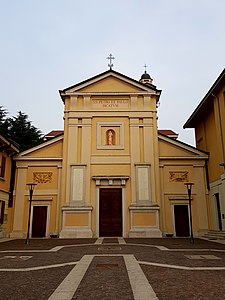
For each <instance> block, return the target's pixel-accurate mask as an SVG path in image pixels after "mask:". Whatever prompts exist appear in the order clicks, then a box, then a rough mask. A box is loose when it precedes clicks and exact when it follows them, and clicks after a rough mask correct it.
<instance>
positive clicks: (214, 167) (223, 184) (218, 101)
mask: <svg viewBox="0 0 225 300" xmlns="http://www.w3.org/2000/svg"><path fill="white" fill-rule="evenodd" d="M184 128H194V129H195V136H196V146H197V148H198V149H201V150H203V151H205V152H207V153H208V154H209V160H208V164H207V171H208V172H207V175H208V176H207V178H208V188H209V190H210V198H209V222H210V229H214V230H225V69H224V70H223V71H222V73H221V74H220V75H219V77H218V78H217V79H216V81H215V82H214V84H213V85H212V87H211V88H210V89H209V91H208V92H207V94H206V95H205V97H204V98H203V99H202V101H201V102H200V104H199V105H198V107H197V108H196V109H195V111H194V112H193V113H192V115H191V116H190V118H189V119H188V120H187V122H186V123H185V125H184Z"/></svg>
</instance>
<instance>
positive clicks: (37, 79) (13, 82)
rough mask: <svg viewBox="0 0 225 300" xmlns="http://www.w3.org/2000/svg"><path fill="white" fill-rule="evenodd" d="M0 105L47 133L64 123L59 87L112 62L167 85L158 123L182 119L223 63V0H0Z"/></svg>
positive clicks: (184, 136)
mask: <svg viewBox="0 0 225 300" xmlns="http://www.w3.org/2000/svg"><path fill="white" fill-rule="evenodd" d="M0 5H1V10H0V36H1V47H0V65H1V72H0V85H1V88H0V105H2V106H4V108H6V109H7V110H8V111H9V113H10V115H16V114H17V112H18V111H19V110H21V111H22V112H25V113H26V114H28V116H29V119H30V120H32V121H33V124H34V125H35V126H36V127H38V128H40V129H41V131H42V132H43V133H48V132H49V131H51V130H53V129H63V105H62V102H61V99H60V97H59V94H58V90H59V89H63V88H66V87H68V86H70V85H73V84H75V83H77V82H80V81H83V80H85V79H87V78H89V77H92V76H95V75H97V74H99V73H101V72H104V71H106V70H107V69H108V67H107V64H108V61H107V60H106V57H107V56H108V55H109V53H112V54H113V55H114V56H115V57H116V59H115V60H114V70H115V71H118V72H121V73H123V74H125V75H126V76H129V77H132V78H134V79H137V80H139V78H140V76H141V74H142V73H143V72H144V68H143V66H144V64H147V65H148V72H149V74H150V75H151V77H152V78H153V80H154V82H153V83H154V84H155V85H156V86H157V88H159V89H162V96H161V99H160V106H159V109H158V115H159V129H172V130H174V131H175V132H177V133H179V139H180V140H182V141H184V142H187V143H190V144H193V143H194V137H193V132H192V130H187V129H186V130H183V129H182V126H183V124H184V123H185V121H186V120H187V119H188V117H189V116H190V115H191V113H192V112H193V110H194V109H195V107H196V106H197V105H198V103H199V102H200V101H201V99H202V98H203V97H204V95H205V94H206V92H207V91H208V89H209V88H210V86H211V85H212V84H213V82H214V81H215V80H216V78H217V77H218V75H219V74H220V72H221V71H222V70H223V68H224V59H225V34H224V33H225V17H224V12H225V1H224V0H214V1H211V0H169V1H168V0H157V1H156V0H135V1H134V0H130V1H128V0H113V1H112V0H111V1H109V0H88V1H87V0H86V1H85V0H84V1H78V0H73V1H72V0H14V1H13V0H8V1H5V0H4V1H3V0H0Z"/></svg>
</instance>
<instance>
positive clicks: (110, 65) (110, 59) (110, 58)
mask: <svg viewBox="0 0 225 300" xmlns="http://www.w3.org/2000/svg"><path fill="white" fill-rule="evenodd" d="M107 59H108V60H109V64H108V67H109V68H110V70H111V69H112V67H113V64H112V60H113V59H115V57H113V56H112V54H111V53H110V54H109V56H108V57H107Z"/></svg>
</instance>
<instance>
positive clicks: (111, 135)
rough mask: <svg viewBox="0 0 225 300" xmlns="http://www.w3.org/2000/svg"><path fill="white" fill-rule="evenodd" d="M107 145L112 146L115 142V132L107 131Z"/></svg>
mask: <svg viewBox="0 0 225 300" xmlns="http://www.w3.org/2000/svg"><path fill="white" fill-rule="evenodd" d="M106 134H107V145H109V146H111V145H114V140H115V132H114V131H113V130H112V129H109V130H107V132H106Z"/></svg>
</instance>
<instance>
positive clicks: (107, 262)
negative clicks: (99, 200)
mask: <svg viewBox="0 0 225 300" xmlns="http://www.w3.org/2000/svg"><path fill="white" fill-rule="evenodd" d="M85 256H90V257H92V258H93V259H92V260H91V263H90V264H89V265H88V266H87V270H85V272H84V274H83V275H82V276H81V278H79V284H78V286H77V288H75V289H74V291H73V290H72V292H71V293H72V296H71V297H70V298H65V299H79V300H92V299H97V300H98V299H101V300H114V299H116V300H133V299H138V300H147V299H149V300H150V299H157V298H154V295H153V296H152V295H149V296H148V295H147V296H146V294H143V295H144V296H143V298H142V297H139V298H138V296H137V295H138V293H137V294H136V296H134V293H135V289H136V288H137V287H138V286H136V287H134V286H133V285H134V284H133V283H132V284H131V282H130V277H129V276H128V267H127V266H125V263H124V259H125V257H127V256H129V257H130V256H133V257H134V259H135V261H136V262H137V264H138V265H140V266H141V270H142V273H143V274H144V276H145V278H147V282H149V284H150V286H151V288H153V290H154V292H155V294H156V296H157V297H158V299H160V300H161V299H163V300H165V299H166V300H167V299H168V300H171V299H172V300H173V299H193V300H195V299H196V300H197V299H203V300H207V299H209V300H211V299H212V300H214V299H216V300H217V299H225V285H224V282H225V245H223V244H218V243H214V242H210V241H205V240H201V239H195V243H194V244H191V243H190V240H189V239H176V238H171V239H170V238H162V239H144V238H143V239H124V240H123V239H117V238H107V239H106V238H105V239H99V240H97V239H31V240H30V244H29V245H25V241H24V240H10V241H6V242H2V243H0V300H3V299H12V300H13V299H40V300H42V299H48V298H49V297H50V296H51V295H52V294H53V293H55V291H56V290H57V288H58V287H59V286H60V285H61V284H62V282H64V281H65V280H66V279H67V278H68V275H69V274H70V273H71V271H72V270H73V269H74V268H75V269H74V270H75V274H76V276H79V268H78V272H76V267H77V264H79V262H80V261H81V260H82V258H83V257H85ZM139 268H140V267H139ZM77 274H78V275H77ZM72 280H73V278H72ZM137 280H138V278H137ZM68 282H69V280H68ZM67 284H68V283H67ZM69 284H70V285H71V288H73V286H72V285H73V282H71V283H70V282H69ZM138 285H140V284H139V283H138ZM54 295H55V294H54ZM54 297H55V296H54ZM135 297H136V298H135ZM55 299H56V300H61V299H64V298H60V296H58V298H55Z"/></svg>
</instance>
